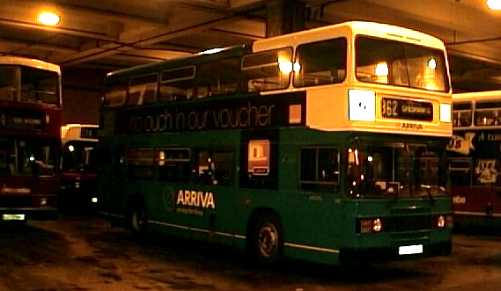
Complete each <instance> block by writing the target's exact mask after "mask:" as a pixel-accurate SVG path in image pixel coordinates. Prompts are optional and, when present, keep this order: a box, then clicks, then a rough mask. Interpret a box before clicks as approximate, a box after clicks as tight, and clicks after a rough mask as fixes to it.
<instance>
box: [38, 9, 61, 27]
mask: <svg viewBox="0 0 501 291" xmlns="http://www.w3.org/2000/svg"><path fill="white" fill-rule="evenodd" d="M60 21H61V17H60V16H59V15H57V14H56V13H54V12H50V11H44V12H40V13H39V14H38V22H39V23H41V24H43V25H50V26H54V25H57V24H58V23H59V22H60Z"/></svg>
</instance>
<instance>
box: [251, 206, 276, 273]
mask: <svg viewBox="0 0 501 291" xmlns="http://www.w3.org/2000/svg"><path fill="white" fill-rule="evenodd" d="M249 239H250V240H249V241H248V244H249V245H248V247H249V251H250V255H251V258H252V259H253V260H254V261H256V262H257V263H259V264H264V265H271V264H274V263H276V262H277V261H279V260H280V258H281V256H282V248H283V237H282V226H281V225H280V222H279V220H278V219H277V218H276V217H275V216H274V215H265V216H263V217H258V218H256V220H255V221H254V223H253V224H252V227H251V233H250V237H249Z"/></svg>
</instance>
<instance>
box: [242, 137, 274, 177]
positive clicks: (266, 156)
mask: <svg viewBox="0 0 501 291" xmlns="http://www.w3.org/2000/svg"><path fill="white" fill-rule="evenodd" d="M247 165H248V166H247V173H248V174H249V176H250V177H252V176H268V175H269V174H270V141H269V140H267V139H258V140H251V141H249V146H248V163H247Z"/></svg>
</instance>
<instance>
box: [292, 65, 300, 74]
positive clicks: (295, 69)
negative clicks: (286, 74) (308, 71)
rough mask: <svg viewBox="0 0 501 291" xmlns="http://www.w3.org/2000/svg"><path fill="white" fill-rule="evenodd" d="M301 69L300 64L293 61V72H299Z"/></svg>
mask: <svg viewBox="0 0 501 291" xmlns="http://www.w3.org/2000/svg"><path fill="white" fill-rule="evenodd" d="M299 71H301V65H300V64H299V63H294V72H296V73H297V72H299Z"/></svg>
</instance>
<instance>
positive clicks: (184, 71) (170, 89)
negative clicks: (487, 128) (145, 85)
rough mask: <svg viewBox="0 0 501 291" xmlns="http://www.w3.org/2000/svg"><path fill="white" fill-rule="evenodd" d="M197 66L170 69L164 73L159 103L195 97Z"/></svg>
mask: <svg viewBox="0 0 501 291" xmlns="http://www.w3.org/2000/svg"><path fill="white" fill-rule="evenodd" d="M194 78H195V66H188V67H181V68H175V69H168V70H165V71H163V72H162V75H161V80H160V94H159V96H158V99H159V101H175V100H186V99H191V98H192V97H193V80H194Z"/></svg>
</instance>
